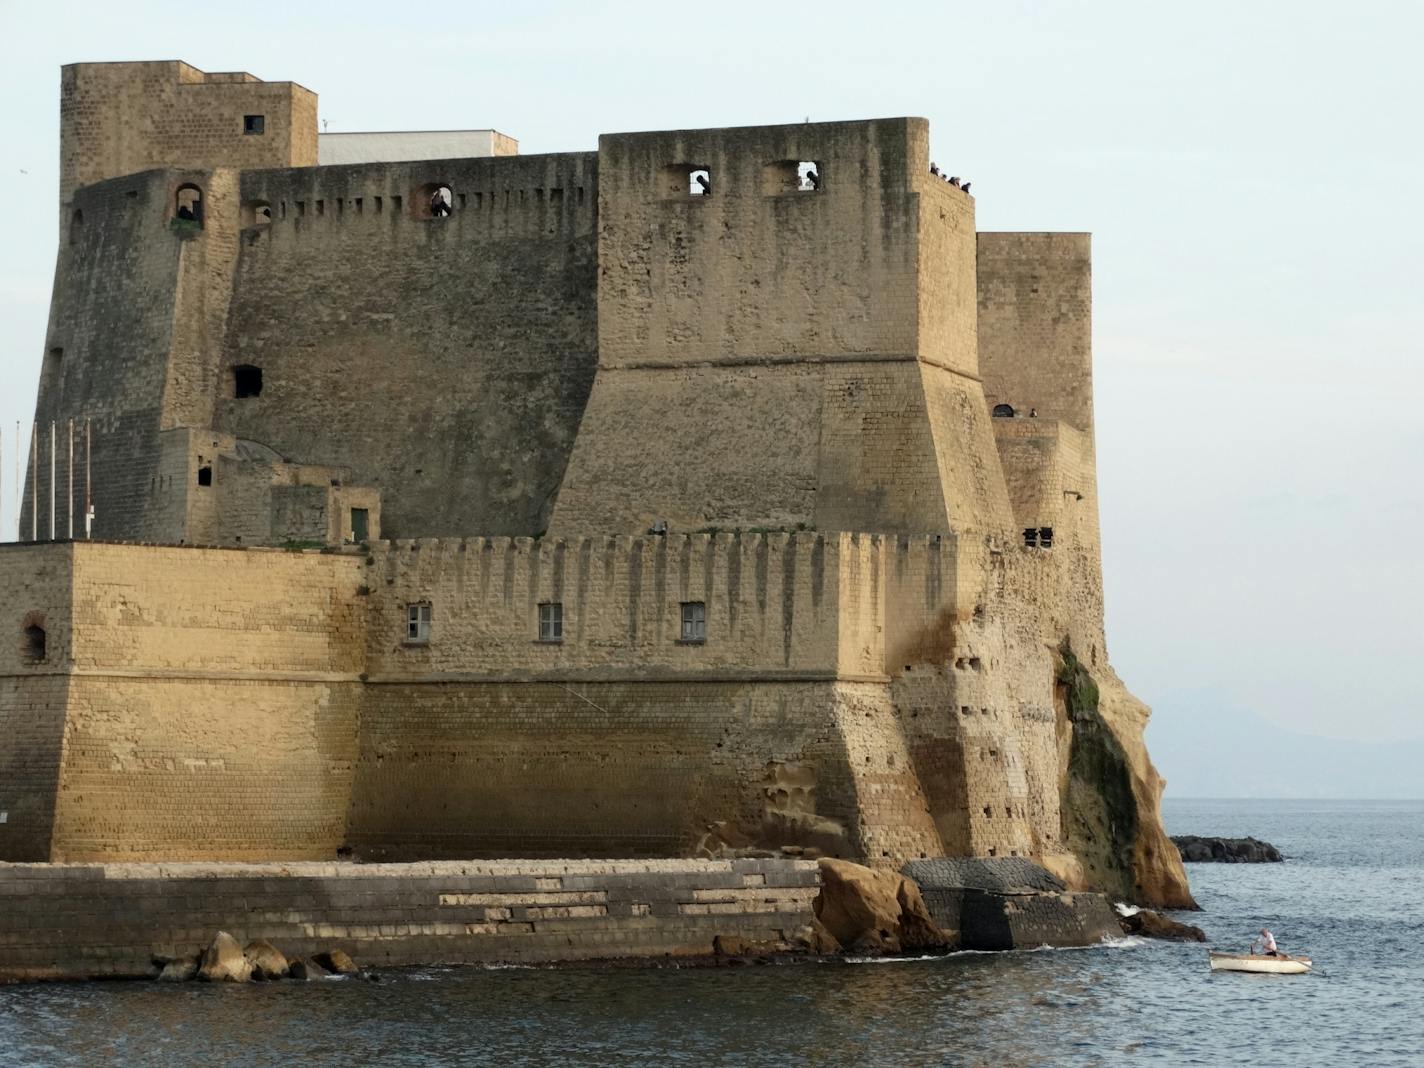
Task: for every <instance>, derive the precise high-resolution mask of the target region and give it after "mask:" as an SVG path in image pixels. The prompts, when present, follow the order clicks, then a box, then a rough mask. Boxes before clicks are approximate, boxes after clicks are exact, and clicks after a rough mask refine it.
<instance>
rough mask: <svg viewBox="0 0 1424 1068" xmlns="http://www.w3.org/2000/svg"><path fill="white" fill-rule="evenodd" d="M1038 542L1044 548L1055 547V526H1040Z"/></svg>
mask: <svg viewBox="0 0 1424 1068" xmlns="http://www.w3.org/2000/svg"><path fill="white" fill-rule="evenodd" d="M1038 544H1039V548H1042V549H1051V548H1053V528H1052V527H1039V528H1038Z"/></svg>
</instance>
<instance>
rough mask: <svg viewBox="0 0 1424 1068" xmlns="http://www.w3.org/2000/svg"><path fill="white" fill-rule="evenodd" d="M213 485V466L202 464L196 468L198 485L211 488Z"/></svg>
mask: <svg viewBox="0 0 1424 1068" xmlns="http://www.w3.org/2000/svg"><path fill="white" fill-rule="evenodd" d="M212 484H213V465H212V464H204V465H203V466H202V467H200V468H198V485H200V486H211V485H212Z"/></svg>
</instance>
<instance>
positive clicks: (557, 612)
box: [539, 601, 564, 642]
mask: <svg viewBox="0 0 1424 1068" xmlns="http://www.w3.org/2000/svg"><path fill="white" fill-rule="evenodd" d="M539 640H540V641H541V642H561V641H563V640H564V605H563V602H562V601H546V602H544V603H543V604H541V605H540V606H539Z"/></svg>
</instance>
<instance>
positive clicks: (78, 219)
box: [69, 208, 84, 245]
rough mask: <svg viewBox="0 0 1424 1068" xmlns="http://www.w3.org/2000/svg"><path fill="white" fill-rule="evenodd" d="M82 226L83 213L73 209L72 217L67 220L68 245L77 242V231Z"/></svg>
mask: <svg viewBox="0 0 1424 1068" xmlns="http://www.w3.org/2000/svg"><path fill="white" fill-rule="evenodd" d="M83 225H84V213H83V212H82V211H80V210H79V209H78V208H75V209H74V215H73V216H72V217H71V218H70V220H69V243H70V244H71V245H73V244H75V243H76V242H78V240H79V230H80V228H81V227H82V226H83Z"/></svg>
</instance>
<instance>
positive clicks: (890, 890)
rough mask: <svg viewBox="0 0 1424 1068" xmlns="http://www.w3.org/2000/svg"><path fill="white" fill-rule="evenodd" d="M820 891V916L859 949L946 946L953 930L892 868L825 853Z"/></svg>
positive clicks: (846, 942)
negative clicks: (877, 867)
mask: <svg viewBox="0 0 1424 1068" xmlns="http://www.w3.org/2000/svg"><path fill="white" fill-rule="evenodd" d="M819 864H820V868H821V892H820V893H819V894H817V895H816V899H815V901H814V902H812V908H813V910H814V911H815V913H816V918H817V919H818V920H819V921H820V922H821V923H822V924H823V925H824V926H825V928H826V930H827V931H828V932H829V933H830V935H831V937H833V938H834V939H835V940H836V941H837V942H839V943H840V944H841V945H842V946H844V947H845V948H846V949H848V950H850V951H852V952H856V953H899V952H902V951H904V950H910V949H947V948H950V947H952V946H953V945H954V944H955V942H956V935H955V933H954V932H949V931H945V930H943V929H942V928H941V927H940V926H939V925H938V924H936V923H935V921H934V920H933V918H931V916H930V912H929V909H928V908H927V907H926V906H925V902H924V898H923V897H921V896H920V888H919V887H918V886H916V885H915V884H914V882H913V881H911V880H910V879H908V878H906V877H905V876H903V875H901V874H899V873H898V872H893V871H877V870H874V869H872V868H867V867H864V866H863V865H860V864H852V863H851V862H850V861H848V860H835V859H832V858H830V857H823V858H822V859H821V860H820V861H819Z"/></svg>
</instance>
